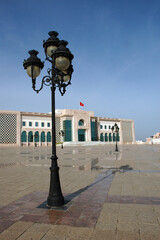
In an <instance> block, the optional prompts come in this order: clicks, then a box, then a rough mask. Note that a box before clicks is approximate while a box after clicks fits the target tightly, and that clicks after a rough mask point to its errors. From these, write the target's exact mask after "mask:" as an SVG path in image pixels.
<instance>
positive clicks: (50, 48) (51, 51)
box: [47, 45, 58, 57]
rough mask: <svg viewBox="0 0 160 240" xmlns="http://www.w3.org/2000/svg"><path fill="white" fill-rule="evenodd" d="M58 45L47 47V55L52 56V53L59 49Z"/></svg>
mask: <svg viewBox="0 0 160 240" xmlns="http://www.w3.org/2000/svg"><path fill="white" fill-rule="evenodd" d="M57 48H58V47H57V46H54V45H50V46H49V47H47V55H48V56H49V57H52V54H53V53H54V52H55V51H56V50H57Z"/></svg>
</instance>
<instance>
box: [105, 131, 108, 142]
mask: <svg viewBox="0 0 160 240" xmlns="http://www.w3.org/2000/svg"><path fill="white" fill-rule="evenodd" d="M105 142H108V136H107V133H105Z"/></svg>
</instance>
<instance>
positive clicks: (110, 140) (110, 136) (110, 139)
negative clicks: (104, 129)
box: [109, 133, 112, 142]
mask: <svg viewBox="0 0 160 240" xmlns="http://www.w3.org/2000/svg"><path fill="white" fill-rule="evenodd" d="M109 142H112V135H111V133H109Z"/></svg>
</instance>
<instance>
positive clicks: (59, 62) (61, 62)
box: [55, 56, 70, 71]
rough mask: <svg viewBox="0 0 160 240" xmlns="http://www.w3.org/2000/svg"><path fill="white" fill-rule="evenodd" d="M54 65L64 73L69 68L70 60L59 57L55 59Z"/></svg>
mask: <svg viewBox="0 0 160 240" xmlns="http://www.w3.org/2000/svg"><path fill="white" fill-rule="evenodd" d="M55 64H56V67H57V68H58V69H59V70H60V71H65V70H67V69H68V68H69V66H70V60H69V59H68V58H67V57H63V56H60V57H57V58H56V60H55Z"/></svg>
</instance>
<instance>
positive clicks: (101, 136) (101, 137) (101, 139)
mask: <svg viewBox="0 0 160 240" xmlns="http://www.w3.org/2000/svg"><path fill="white" fill-rule="evenodd" d="M100 141H101V142H103V141H104V139H103V133H101V135H100Z"/></svg>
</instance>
